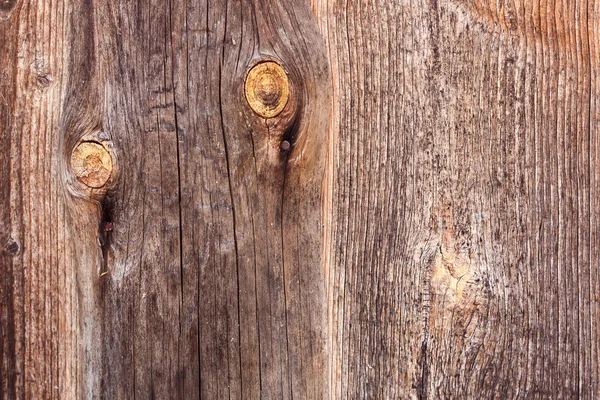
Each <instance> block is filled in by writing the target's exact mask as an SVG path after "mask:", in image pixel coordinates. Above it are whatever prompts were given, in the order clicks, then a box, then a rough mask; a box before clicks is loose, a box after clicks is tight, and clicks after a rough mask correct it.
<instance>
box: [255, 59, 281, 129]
mask: <svg viewBox="0 0 600 400" xmlns="http://www.w3.org/2000/svg"><path fill="white" fill-rule="evenodd" d="M245 88H246V90H245V91H246V100H247V101H248V104H250V107H251V108H252V110H253V111H254V112H255V113H257V114H258V115H260V116H261V117H263V118H273V117H276V116H277V115H279V113H280V112H281V111H283V109H284V108H285V106H286V104H287V102H288V99H289V97H290V86H289V81H288V77H287V74H286V73H285V71H284V70H283V68H282V67H281V65H279V64H277V63H276V62H273V61H267V62H261V63H259V64H257V65H255V66H254V67H253V68H252V69H251V70H250V72H248V76H247V77H246V86H245Z"/></svg>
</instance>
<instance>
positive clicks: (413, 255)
mask: <svg viewBox="0 0 600 400" xmlns="http://www.w3.org/2000/svg"><path fill="white" fill-rule="evenodd" d="M312 6H313V10H314V11H315V13H316V15H317V17H318V21H319V26H320V28H321V31H322V33H323V35H324V37H325V38H326V43H327V44H326V46H327V48H328V55H329V59H330V62H331V66H332V67H331V69H332V71H333V87H334V96H333V99H334V102H333V109H334V110H336V111H334V116H333V119H332V120H333V121H334V126H333V128H332V133H331V135H332V137H333V138H334V141H333V142H332V148H331V154H332V158H331V167H330V169H331V171H332V173H333V177H332V193H333V197H332V216H331V223H330V224H329V229H330V231H329V233H328V234H327V238H329V239H330V241H331V245H330V246H329V248H328V250H329V251H330V255H329V256H328V258H329V259H330V260H331V261H330V263H329V265H330V273H329V276H330V280H329V282H330V283H329V287H330V292H329V301H330V305H329V309H330V320H329V326H330V354H329V355H330V362H331V365H332V368H331V376H330V382H331V393H330V398H334V399H359V398H360V399H367V398H368V399H375V398H381V399H388V398H400V399H406V398H430V399H467V398H478V399H479V398H481V399H492V398H498V399H506V398H535V399H541V398H544V399H549V398H556V399H578V398H581V399H597V398H599V397H600V328H599V325H598V321H600V270H599V268H598V266H599V264H600V236H599V233H600V232H599V230H600V197H599V195H600V192H599V187H600V147H599V146H600V141H599V133H600V132H599V126H600V125H599V122H600V84H599V81H598V77H599V76H600V3H599V2H597V1H594V0H589V1H574V2H571V1H545V0H541V1H537V0H536V1H529V0H516V1H502V0H501V1H490V2H488V1H477V0H467V1H443V0H426V1H410V2H408V1H401V0H388V1H372V0H350V1H345V0H344V1H342V0H313V1H312Z"/></svg>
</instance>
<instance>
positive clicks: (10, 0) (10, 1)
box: [0, 0, 17, 11]
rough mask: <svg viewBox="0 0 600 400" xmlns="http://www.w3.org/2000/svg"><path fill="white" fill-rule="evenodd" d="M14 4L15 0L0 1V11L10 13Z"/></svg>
mask: <svg viewBox="0 0 600 400" xmlns="http://www.w3.org/2000/svg"><path fill="white" fill-rule="evenodd" d="M15 4H17V0H0V11H10V9H12V8H13V7H14V6H15Z"/></svg>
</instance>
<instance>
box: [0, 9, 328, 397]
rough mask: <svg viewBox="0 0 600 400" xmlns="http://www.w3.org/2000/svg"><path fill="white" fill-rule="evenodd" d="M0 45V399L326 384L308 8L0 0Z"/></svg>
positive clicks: (318, 121)
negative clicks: (283, 77)
mask: <svg viewBox="0 0 600 400" xmlns="http://www.w3.org/2000/svg"><path fill="white" fill-rule="evenodd" d="M0 59H1V61H2V71H1V77H2V83H1V85H2V86H1V91H0V106H1V114H0V127H1V136H0V140H1V145H2V148H1V150H2V151H1V152H0V174H1V175H2V178H0V182H1V183H2V185H1V188H0V257H1V258H0V262H1V263H2V264H1V266H2V273H1V275H0V284H1V292H0V293H1V300H2V303H1V304H2V308H1V310H0V311H1V314H0V315H1V318H2V319H1V322H2V323H1V328H0V329H1V337H0V340H1V342H0V348H1V349H2V350H1V352H0V374H1V376H2V379H1V381H0V398H2V399H51V398H56V399H69V398H90V399H91V398H107V399H133V398H158V399H167V398H178V399H179V398H190V399H194V398H199V397H202V398H207V399H216V398H246V399H252V398H259V397H263V398H291V397H296V398H298V397H300V398H323V397H325V393H326V392H327V390H328V389H327V373H326V372H325V369H326V367H327V360H326V353H325V342H326V333H327V330H326V306H327V303H326V294H325V277H324V272H323V269H324V264H323V260H322V258H321V255H322V253H323V251H322V249H323V244H322V235H321V231H322V229H323V221H322V219H323V218H322V207H321V204H322V200H321V199H322V197H323V181H324V174H325V163H326V152H327V146H326V144H327V140H328V136H327V135H328V120H329V111H328V109H329V106H330V104H331V101H330V98H329V96H330V81H331V80H330V73H329V70H328V63H327V60H326V57H325V49H324V46H323V40H322V38H321V36H320V34H319V32H318V27H317V25H316V23H315V18H314V15H313V13H312V12H311V9H310V5H309V4H308V3H307V2H297V1H269V0H256V1H246V0H241V1H201V2H189V1H180V0H173V1H150V2H146V3H138V2H120V1H110V2H103V1H92V0H74V1H66V2H60V1H59V2H50V1H43V0H40V1H25V0H23V1H17V2H15V1H12V2H11V1H8V2H6V1H2V2H0ZM264 60H271V61H275V62H277V63H279V64H280V65H281V66H282V67H283V69H284V70H285V73H286V74H287V81H288V85H289V98H288V99H287V101H286V104H285V108H283V110H281V112H280V113H279V112H278V115H277V116H274V117H273V118H269V119H265V118H262V117H260V116H259V115H257V114H255V113H254V112H253V111H252V109H251V108H250V107H249V105H248V104H247V102H246V97H245V94H244V81H245V77H246V73H247V71H248V70H249V69H250V68H251V67H252V66H253V65H254V64H256V63H258V62H260V61H264ZM261 90H263V91H264V93H266V96H267V98H268V99H270V97H269V96H271V95H272V93H271V90H272V87H271V86H269V87H266V88H262V89H261ZM81 142H84V144H83V145H80V143H81ZM88 142H92V143H91V144H90V143H88ZM94 142H95V144H94ZM324 144H325V145H324ZM103 148H104V149H105V150H103ZM107 152H108V153H109V154H108V155H107V154H106V153H107ZM104 182H107V183H106V184H104Z"/></svg>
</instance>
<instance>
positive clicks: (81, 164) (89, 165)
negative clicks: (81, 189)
mask: <svg viewBox="0 0 600 400" xmlns="http://www.w3.org/2000/svg"><path fill="white" fill-rule="evenodd" d="M71 168H72V169H73V173H74V174H75V176H77V179H79V180H80V181H81V182H83V183H84V184H85V185H86V186H88V187H90V188H94V189H98V188H101V187H103V186H104V185H106V182H108V180H109V179H110V176H111V174H112V170H113V163H112V157H111V156H110V153H109V152H108V150H107V149H106V148H105V147H104V146H103V145H102V144H100V143H98V142H81V143H79V144H78V145H77V147H75V149H74V150H73V153H72V154H71Z"/></svg>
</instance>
